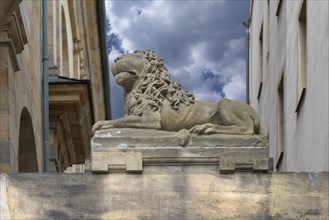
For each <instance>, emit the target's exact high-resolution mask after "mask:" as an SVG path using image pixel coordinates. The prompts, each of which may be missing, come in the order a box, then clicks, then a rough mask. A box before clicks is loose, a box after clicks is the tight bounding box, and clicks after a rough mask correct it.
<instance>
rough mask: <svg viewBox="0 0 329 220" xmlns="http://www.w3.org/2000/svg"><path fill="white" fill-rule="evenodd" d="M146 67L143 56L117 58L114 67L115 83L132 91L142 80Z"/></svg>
mask: <svg viewBox="0 0 329 220" xmlns="http://www.w3.org/2000/svg"><path fill="white" fill-rule="evenodd" d="M144 65H145V58H144V56H143V55H142V54H135V53H130V54H125V55H121V56H119V57H117V58H116V59H115V61H114V63H113V65H112V74H113V76H114V78H115V81H116V82H117V83H118V84H119V85H120V86H122V87H124V88H125V89H127V90H131V89H132V88H133V86H134V85H135V83H136V82H137V81H138V79H139V78H140V75H141V73H142V71H143V68H144Z"/></svg>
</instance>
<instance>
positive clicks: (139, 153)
mask: <svg viewBox="0 0 329 220" xmlns="http://www.w3.org/2000/svg"><path fill="white" fill-rule="evenodd" d="M176 134H177V132H167V131H157V130H149V129H108V130H101V131H97V132H96V134H95V135H94V137H93V138H92V140H91V167H92V171H93V172H142V171H143V170H145V171H147V170H152V172H154V170H155V169H157V170H158V171H164V170H168V169H169V170H174V171H178V170H199V171H206V170H214V169H215V170H217V171H220V172H221V173H230V172H234V171H236V170H243V171H263V172H266V171H267V170H268V161H269V158H268V155H269V153H268V140H267V138H266V137H264V136H261V135H202V136H201V135H196V134H191V135H190V140H189V142H188V144H187V145H186V146H180V145H179V144H178V141H177V138H176Z"/></svg>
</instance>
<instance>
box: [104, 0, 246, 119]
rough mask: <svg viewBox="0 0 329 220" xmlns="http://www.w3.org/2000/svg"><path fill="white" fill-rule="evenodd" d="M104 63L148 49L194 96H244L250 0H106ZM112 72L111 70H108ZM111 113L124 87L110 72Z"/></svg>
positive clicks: (117, 112) (117, 113) (119, 110)
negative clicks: (106, 35)
mask: <svg viewBox="0 0 329 220" xmlns="http://www.w3.org/2000/svg"><path fill="white" fill-rule="evenodd" d="M105 4H106V12H107V18H108V20H109V25H108V30H109V31H108V37H109V39H108V44H109V45H108V46H109V52H110V53H109V63H110V65H112V63H113V60H114V58H115V57H116V56H118V55H120V54H123V53H128V52H133V51H134V50H136V49H151V50H154V51H156V52H157V53H158V54H159V55H160V56H161V57H162V58H163V59H164V62H165V64H166V66H167V69H168V70H169V73H170V74H171V76H172V79H174V80H176V81H178V82H180V83H181V84H182V86H183V88H184V89H185V90H188V91H190V92H193V93H194V95H195V96H196V98H197V99H199V100H202V101H209V102H217V101H218V100H219V99H220V98H222V97H227V98H234V99H241V100H243V101H244V100H245V97H246V94H245V90H246V86H245V81H246V80H245V73H246V32H245V27H244V26H243V25H242V22H243V21H245V20H247V18H248V12H249V0H186V1H184V0H176V1H174V0H155V1H152V0H148V1H137V0H135V1H127V0H124V1H122V0H121V1H119V0H114V1H109V0H106V1H105ZM111 77H112V75H111ZM111 94H112V95H111V97H112V100H111V101H112V116H113V118H118V117H122V115H123V104H124V101H123V92H122V89H121V88H120V87H118V86H117V85H116V84H115V81H114V79H113V77H112V78H111Z"/></svg>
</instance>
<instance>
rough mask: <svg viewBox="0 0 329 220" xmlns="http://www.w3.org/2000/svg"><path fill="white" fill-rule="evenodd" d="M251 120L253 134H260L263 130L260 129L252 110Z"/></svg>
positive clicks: (255, 114) (257, 117) (256, 115)
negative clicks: (252, 122)
mask: <svg viewBox="0 0 329 220" xmlns="http://www.w3.org/2000/svg"><path fill="white" fill-rule="evenodd" d="M251 118H252V120H253V121H254V133H255V134H261V131H262V130H263V129H261V127H260V120H259V116H258V114H257V113H256V112H255V111H254V110H253V111H252V114H251Z"/></svg>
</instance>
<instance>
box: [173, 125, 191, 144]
mask: <svg viewBox="0 0 329 220" xmlns="http://www.w3.org/2000/svg"><path fill="white" fill-rule="evenodd" d="M176 138H177V142H178V144H179V145H180V146H185V145H186V144H188V142H189V141H190V132H189V131H188V130H186V129H182V130H180V131H179V132H177V134H176Z"/></svg>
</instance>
